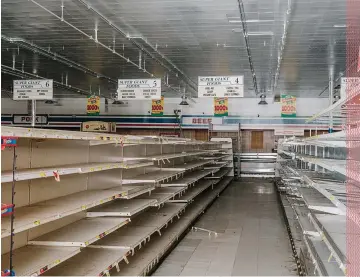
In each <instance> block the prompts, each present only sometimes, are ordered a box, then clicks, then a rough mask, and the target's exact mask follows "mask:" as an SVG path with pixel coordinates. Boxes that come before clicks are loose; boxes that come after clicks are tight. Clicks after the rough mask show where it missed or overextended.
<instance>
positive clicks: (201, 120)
mask: <svg viewBox="0 0 360 277" xmlns="http://www.w3.org/2000/svg"><path fill="white" fill-rule="evenodd" d="M210 123H213V124H222V118H221V117H212V116H209V117H207V116H199V117H196V116H194V117H192V116H184V117H182V124H184V125H197V126H200V125H206V126H209V124H210Z"/></svg>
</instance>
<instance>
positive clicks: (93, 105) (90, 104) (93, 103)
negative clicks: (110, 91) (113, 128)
mask: <svg viewBox="0 0 360 277" xmlns="http://www.w3.org/2000/svg"><path fill="white" fill-rule="evenodd" d="M86 113H87V115H99V114H100V97H99V96H95V95H91V96H88V99H87V105H86Z"/></svg>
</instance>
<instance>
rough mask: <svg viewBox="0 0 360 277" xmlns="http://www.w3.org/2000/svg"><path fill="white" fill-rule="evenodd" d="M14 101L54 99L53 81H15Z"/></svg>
mask: <svg viewBox="0 0 360 277" xmlns="http://www.w3.org/2000/svg"><path fill="white" fill-rule="evenodd" d="M13 92H14V95H13V99H14V100H49V99H53V80H47V79H41V80H14V90H13Z"/></svg>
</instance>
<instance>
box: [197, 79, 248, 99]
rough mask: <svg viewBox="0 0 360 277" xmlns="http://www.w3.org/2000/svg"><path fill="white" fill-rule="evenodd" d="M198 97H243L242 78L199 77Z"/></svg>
mask: <svg viewBox="0 0 360 277" xmlns="http://www.w3.org/2000/svg"><path fill="white" fill-rule="evenodd" d="M198 97H244V76H199V79H198Z"/></svg>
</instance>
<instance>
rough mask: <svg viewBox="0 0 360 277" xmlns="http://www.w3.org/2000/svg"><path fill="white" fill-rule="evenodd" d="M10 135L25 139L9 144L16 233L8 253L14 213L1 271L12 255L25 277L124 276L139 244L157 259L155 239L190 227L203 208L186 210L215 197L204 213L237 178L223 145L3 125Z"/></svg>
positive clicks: (5, 171) (5, 177)
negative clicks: (232, 174) (178, 224)
mask: <svg viewBox="0 0 360 277" xmlns="http://www.w3.org/2000/svg"><path fill="white" fill-rule="evenodd" d="M2 136H5V137H16V139H17V146H16V147H15V148H5V149H4V150H2V187H1V189H2V203H11V202H10V201H11V197H12V194H11V187H12V182H13V171H12V164H13V161H14V160H13V157H14V155H13V154H14V151H15V153H16V156H17V158H16V167H17V168H16V170H15V172H14V177H15V178H14V181H15V192H16V194H15V205H16V206H15V219H14V221H13V231H12V232H13V233H16V236H15V237H14V242H15V243H14V250H13V252H12V253H9V249H10V238H11V236H10V234H11V219H10V218H3V220H2V230H1V237H2V270H5V269H9V266H10V264H9V260H10V256H11V257H12V258H13V270H14V271H15V273H16V275H19V276H24V275H75V276H81V275H109V274H111V275H116V274H118V271H119V270H120V267H121V269H122V270H123V269H126V268H129V267H131V266H134V264H132V263H133V262H132V261H131V260H130V264H128V263H129V257H132V255H134V257H136V256H137V255H138V253H137V252H139V249H140V248H141V249H142V248H144V249H150V250H151V253H153V254H154V255H156V256H157V257H158V258H159V257H161V255H163V254H164V253H165V250H164V249H157V248H153V247H152V246H151V243H149V242H150V240H153V239H152V238H153V237H154V236H160V238H165V235H164V234H167V230H168V229H169V228H170V227H168V226H170V224H171V223H172V222H173V221H176V222H180V219H181V218H182V217H185V218H186V224H184V225H182V226H183V227H184V228H185V226H188V224H190V223H191V221H192V220H194V218H195V217H196V216H197V215H198V214H194V213H193V212H190V213H187V212H186V210H187V206H188V205H189V204H191V207H197V204H196V203H197V200H196V199H198V198H199V201H200V199H204V198H202V196H201V194H203V193H206V194H209V195H210V193H211V197H210V198H209V197H207V198H206V199H204V200H201V201H204V202H199V203H202V204H201V205H200V206H199V207H197V208H198V209H200V208H201V209H204V208H205V206H206V205H205V204H206V203H207V204H208V203H210V202H209V200H211V199H214V197H216V195H217V194H218V193H219V192H220V191H219V189H220V188H221V189H224V188H225V186H226V185H227V184H228V183H229V182H230V181H231V180H232V177H226V179H224V176H225V175H226V174H228V173H229V172H231V170H232V163H231V162H230V161H226V158H227V157H229V155H228V154H227V155H225V154H224V153H225V152H226V153H227V152H229V151H230V150H231V149H230V148H231V147H230V148H229V147H228V146H227V144H228V143H227V142H223V141H221V142H200V141H193V140H188V139H176V138H162V137H153V136H145V137H141V136H120V135H114V134H96V133H83V132H69V131H57V130H49V129H30V128H15V127H2ZM230 145H231V143H230ZM224 148H225V149H226V150H225V152H224ZM206 167H208V168H206ZM206 176H209V177H212V178H215V179H210V180H205V179H204V177H206ZM224 180H226V182H224ZM210 187H211V188H212V189H211V190H210ZM214 195H215V196H214ZM184 228H180V229H178V230H177V231H178V233H177V235H176V237H178V236H179V235H180V234H181V232H183V231H184V230H185V229H184ZM172 235H173V234H171V236H172ZM155 239H157V237H155ZM174 241H175V240H172V241H171V243H173V242H174ZM145 244H146V246H145ZM136 249H137V250H136ZM140 252H141V251H140ZM140 252H139V253H140ZM24 257H26V258H24ZM158 258H157V260H158ZM131 259H133V258H131ZM152 265H154V261H153V262H152ZM138 267H140V268H141V265H139V266H138ZM143 270H145V271H146V269H143ZM120 272H122V271H120Z"/></svg>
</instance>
